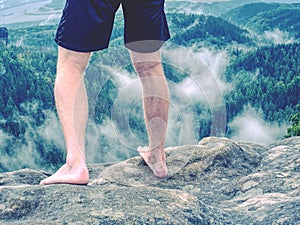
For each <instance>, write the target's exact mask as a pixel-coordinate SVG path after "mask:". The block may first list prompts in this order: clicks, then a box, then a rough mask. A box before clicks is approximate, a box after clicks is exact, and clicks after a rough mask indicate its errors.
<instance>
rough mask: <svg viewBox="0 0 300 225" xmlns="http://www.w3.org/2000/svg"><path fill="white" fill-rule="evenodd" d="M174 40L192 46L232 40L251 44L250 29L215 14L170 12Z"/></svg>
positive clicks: (216, 43) (169, 17) (225, 42)
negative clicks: (247, 29) (242, 27)
mask: <svg viewBox="0 0 300 225" xmlns="http://www.w3.org/2000/svg"><path fill="white" fill-rule="evenodd" d="M168 21H169V25H170V30H171V33H172V41H173V42H175V43H176V44H178V45H183V46H191V45H193V44H195V43H198V44H199V43H203V42H204V43H205V45H215V46H226V45H228V44H230V43H232V42H236V43H240V44H249V43H251V40H250V39H249V38H248V31H246V30H243V29H241V28H240V27H238V26H235V25H233V24H232V23H229V22H228V21H226V20H224V19H222V18H220V17H214V16H204V15H195V14H189V15H186V14H178V13H174V14H173V13H172V14H168Z"/></svg>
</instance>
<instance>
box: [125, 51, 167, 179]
mask: <svg viewBox="0 0 300 225" xmlns="http://www.w3.org/2000/svg"><path fill="white" fill-rule="evenodd" d="M130 54H131V59H132V62H133V65H134V67H135V69H136V71H137V73H138V75H139V77H140V80H141V82H142V86H143V106H144V118H145V124H146V128H147V132H148V137H149V149H148V151H145V150H139V152H140V155H141V156H142V158H143V159H144V161H145V162H146V164H147V165H148V166H149V168H150V169H151V170H152V172H153V174H154V175H155V176H156V177H161V178H163V177H166V176H167V174H168V170H167V166H166V155H165V151H164V144H165V139H166V132H167V123H168V112H169V100H170V97H169V89H168V85H167V81H166V78H165V75H164V72H163V68H162V65H161V59H160V52H159V51H157V52H153V53H137V52H133V51H131V52H130Z"/></svg>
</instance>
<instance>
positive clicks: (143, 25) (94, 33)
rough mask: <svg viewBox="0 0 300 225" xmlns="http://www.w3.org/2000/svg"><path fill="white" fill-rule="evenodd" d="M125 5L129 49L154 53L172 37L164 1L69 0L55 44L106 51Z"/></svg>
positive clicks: (71, 48) (69, 47) (78, 48)
mask: <svg viewBox="0 0 300 225" xmlns="http://www.w3.org/2000/svg"><path fill="white" fill-rule="evenodd" d="M120 5H122V9H123V14H124V19H125V29H124V42H125V45H126V47H128V48H129V49H131V50H134V51H138V52H153V51H156V50H158V49H159V48H160V47H161V45H162V43H163V42H164V41H166V40H168V39H169V38H170V34H169V29H168V25H167V21H166V16H165V13H164V0H67V2H66V5H65V8H64V10H63V15H62V18H61V21H60V23H59V26H58V29H57V33H56V37H55V41H56V42H57V44H58V45H60V46H62V47H64V48H67V49H70V50H74V51H79V52H91V51H97V50H101V49H105V48H107V47H108V45H109V40H110V36H111V32H112V28H113V23H114V18H115V13H116V11H117V10H118V8H119V6H120Z"/></svg>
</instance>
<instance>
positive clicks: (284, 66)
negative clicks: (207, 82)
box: [226, 43, 300, 122]
mask: <svg viewBox="0 0 300 225" xmlns="http://www.w3.org/2000/svg"><path fill="white" fill-rule="evenodd" d="M299 57H300V44H298V43H295V44H287V45H277V46H271V47H261V48H259V49H258V50H255V51H252V52H249V53H247V54H245V55H243V56H240V57H238V58H236V59H235V60H234V61H233V62H232V63H231V66H230V67H228V68H227V71H226V79H227V81H228V82H232V83H233V84H234V85H235V90H234V91H232V92H230V93H229V94H228V95H227V96H226V102H227V107H228V112H229V114H228V116H229V120H230V119H231V118H233V117H234V116H235V115H237V114H238V113H239V112H240V111H241V110H242V107H243V104H244V103H248V104H250V105H252V106H254V107H256V108H261V109H262V110H263V112H264V114H265V119H266V120H267V121H278V122H285V121H287V120H288V118H289V116H290V115H291V114H292V113H294V112H295V110H296V107H295V106H296V105H297V104H298V103H299V99H300V92H299V87H300V77H299V71H300V64H299V60H298V59H299Z"/></svg>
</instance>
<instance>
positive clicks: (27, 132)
mask: <svg viewBox="0 0 300 225" xmlns="http://www.w3.org/2000/svg"><path fill="white" fill-rule="evenodd" d="M251 5H252V4H251ZM245 7H246V6H245ZM247 7H249V6H247ZM253 7H254V8H257V7H256V5H252V9H253ZM280 7H281V8H280V10H279V7H277V5H266V7H265V8H261V10H260V11H255V10H254V9H253V13H252V14H251V13H249V14H245V15H243V18H244V20H243V18H241V16H240V13H241V12H240V11H233V12H231V14H229V13H228V14H227V15H226V17H225V16H224V17H223V18H221V17H213V16H204V15H194V14H176V13H172V14H168V15H167V18H168V21H169V26H170V31H171V35H172V38H171V40H170V42H171V43H173V44H174V45H176V46H183V47H186V48H193V49H197V48H200V47H207V48H211V49H215V50H223V51H226V52H227V54H228V55H229V56H230V61H229V64H228V66H227V68H226V72H225V73H224V75H223V79H224V81H226V82H227V83H230V84H231V85H232V87H233V88H232V90H231V91H230V92H228V93H226V94H225V96H224V101H225V105H226V111H227V115H226V117H227V122H228V123H229V122H231V121H232V120H233V119H234V118H235V117H236V116H237V115H239V114H240V113H241V112H242V111H243V107H244V106H245V105H251V106H252V107H254V108H256V109H260V110H262V112H263V117H264V120H266V121H269V122H277V123H278V124H284V123H288V124H290V127H289V128H288V129H287V131H286V137H290V136H297V135H300V122H299V121H300V117H299V115H300V114H299V109H300V100H299V99H300V89H299V87H300V76H299V73H300V42H299V40H300V39H299V32H298V36H297V34H296V32H295V30H296V29H297V30H299V28H298V27H297V26H299V23H298V21H299V18H298V15H300V14H299V13H296V14H295V16H292V17H289V19H290V20H289V21H288V22H285V25H284V26H285V27H290V28H289V29H286V30H287V31H291V34H292V35H293V37H294V40H295V41H294V42H293V43H286V44H271V45H263V46H260V45H259V44H258V43H257V40H256V39H255V38H253V35H250V31H249V30H248V29H247V28H249V27H251V26H250V25H249V23H250V22H248V24H245V21H248V19H249V18H252V19H251V21H252V22H253V26H256V25H255V24H256V23H257V21H258V19H257V18H258V16H259V18H261V19H263V18H265V23H260V24H261V29H265V28H264V27H265V25H264V24H266V23H267V24H268V26H269V27H270V26H274V28H277V27H278V28H281V26H283V25H280V24H278V23H277V24H276V25H274V24H273V23H271V22H270V19H269V17H268V16H269V15H278V14H280V13H281V12H282V10H298V9H299V7H298V5H295V6H294V8H291V9H284V8H283V6H280ZM297 7H298V8H297ZM265 9H267V10H265ZM270 9H271V10H273V11H271V12H269V10H270ZM266 11H268V12H267V14H268V16H266V17H264V16H263V15H264V14H263V13H266ZM237 12H239V13H238V14H237ZM229 15H231V17H230V20H226V18H229ZM233 15H235V16H236V17H239V20H235V23H234V22H232V21H233V20H234V16H233ZM293 15H294V14H293ZM254 16H255V17H256V19H253V18H254ZM292 22H293V23H292ZM241 23H244V25H243V26H242V25H241ZM292 28H293V29H294V28H295V30H293V29H292ZM257 29H260V28H257ZM55 30H56V25H47V26H32V27H24V28H12V29H9V44H8V46H5V45H4V43H2V42H0V74H1V79H0V107H1V108H0V128H1V130H0V138H1V137H2V140H1V148H0V153H1V156H3V159H4V158H5V157H15V156H16V155H17V154H18V152H19V151H21V150H22V149H23V150H22V151H27V150H28V149H32V148H35V150H36V152H38V154H39V155H38V156H35V157H34V160H35V161H34V163H33V165H35V166H37V167H38V168H40V169H44V170H54V169H56V168H57V167H58V166H59V165H60V164H61V163H62V162H63V161H64V154H65V153H64V149H63V147H61V146H60V145H57V144H56V143H55V142H54V141H53V140H52V141H49V140H47V139H46V138H45V136H44V135H43V134H42V132H36V131H40V130H41V128H42V127H43V126H44V124H45V123H46V121H47V119H48V117H49V114H51V115H52V114H53V115H56V109H55V103H54V96H53V86H54V80H55V73H56V57H57V47H56V44H55V42H54V40H53V39H54V35H55ZM122 35H123V20H122V17H121V16H118V17H117V18H116V21H115V26H114V30H113V35H112V37H111V42H110V46H111V47H110V50H109V51H106V50H104V51H101V52H97V53H94V54H93V56H92V58H91V61H90V66H89V68H88V69H87V71H86V76H87V78H88V79H87V80H86V84H87V87H88V92H89V97H90V98H94V99H98V102H97V103H96V105H95V106H90V107H91V108H92V110H90V117H91V118H92V119H94V120H95V122H96V123H97V124H100V125H101V124H102V123H104V121H105V119H106V118H110V116H111V107H112V105H113V102H114V100H115V98H116V96H117V95H118V87H117V85H116V84H114V83H113V82H111V81H109V80H108V78H109V77H110V76H111V74H110V70H109V69H106V68H101V65H109V66H111V67H113V66H116V65H119V64H121V65H127V66H126V68H125V69H126V70H127V71H129V72H130V71H133V68H132V66H131V65H129V64H128V63H127V62H129V56H128V53H127V51H126V50H125V49H124V48H123V38H122ZM120 45H122V47H120ZM114 49H118V50H117V51H115V53H114ZM114 54H118V55H114ZM96 62H97V63H98V62H101V65H100V64H97V63H96ZM164 70H165V73H166V77H167V79H168V80H170V81H172V82H174V83H180V82H181V81H183V80H184V79H185V78H186V76H187V74H185V73H183V72H182V71H180V70H179V69H178V68H174V67H171V66H170V65H168V64H164ZM93 74H98V75H99V76H97V77H94V76H92V75H93ZM95 79H97V82H96V81H95ZM107 80H108V81H107ZM99 89H101V91H100V92H99ZM94 93H96V94H97V96H93V94H94ZM99 99H100V100H101V101H100V100H99ZM197 107H198V108H201V107H202V106H201V105H199V106H197ZM133 110H136V111H137V112H142V111H141V106H137V108H136V109H133ZM202 110H209V109H202ZM140 115H141V116H139V117H138V118H130V126H131V128H132V130H134V131H135V132H136V133H137V134H138V136H139V137H140V138H141V139H145V138H146V134H145V128H144V126H143V122H142V119H143V118H142V113H140ZM199 123H200V125H199V126H201V130H199V132H198V133H199V137H198V139H199V140H200V139H201V138H203V137H206V136H210V129H209V126H210V124H211V121H210V119H209V118H205V119H202V120H200V121H199ZM119 126H122V125H119ZM57 132H58V133H59V132H61V131H57ZM230 134H231V131H230V129H229V128H227V129H226V133H225V136H228V137H230ZM4 137H5V138H4ZM100 138H102V140H101V141H100V142H101V145H102V147H103V146H104V145H105V143H106V141H108V140H106V139H105V138H106V137H100ZM282 138H284V136H283V137H282ZM3 140H4V141H3ZM31 141H32V142H33V145H32V143H31ZM24 146H26V147H25V148H26V149H27V150H26V149H25V150H24ZM99 154H101V153H99ZM120 157H121V158H122V157H123V158H125V157H126V156H125V155H123V156H122V154H121V153H120ZM28 166H32V164H28V163H26V161H24V162H23V164H22V165H14V164H13V160H12V162H10V163H8V162H4V161H3V160H2V161H1V160H0V172H3V171H9V170H14V169H20V167H21V168H24V167H28Z"/></svg>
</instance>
